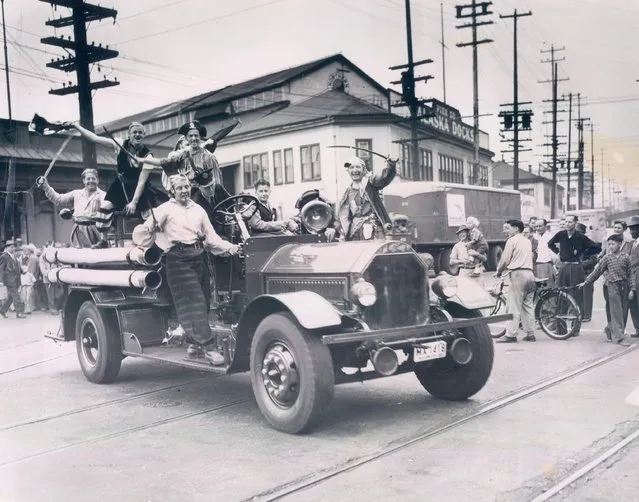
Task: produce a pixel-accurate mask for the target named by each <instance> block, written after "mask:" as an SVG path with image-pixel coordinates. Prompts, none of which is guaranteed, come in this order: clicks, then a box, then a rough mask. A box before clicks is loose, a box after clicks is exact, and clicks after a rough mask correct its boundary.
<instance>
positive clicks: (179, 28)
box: [118, 0, 284, 45]
mask: <svg viewBox="0 0 639 502" xmlns="http://www.w3.org/2000/svg"><path fill="white" fill-rule="evenodd" d="M283 1H284V0H271V1H270V2H265V3H263V4H259V5H253V6H252V7H247V8H246V9H241V10H238V11H235V12H230V13H229V14H224V15H222V16H214V17H210V18H208V19H202V20H200V21H196V22H194V23H189V24H185V25H183V26H177V27H175V28H171V29H168V30H164V31H159V32H157V33H151V34H149V35H143V36H141V37H135V38H130V39H129V40H124V41H123V42H119V43H118V45H124V44H128V43H131V42H138V41H140V40H147V39H149V38H154V37H159V36H161V35H166V34H167V33H175V32H176V31H181V30H185V29H187V28H192V27H193V26H199V25H202V24H206V23H210V22H211V21H219V20H220V19H226V18H228V17H231V16H235V15H237V14H242V13H244V12H249V11H252V10H255V9H260V8H262V7H267V6H269V5H273V4H276V3H280V2H283Z"/></svg>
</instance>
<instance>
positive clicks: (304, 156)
mask: <svg viewBox="0 0 639 502" xmlns="http://www.w3.org/2000/svg"><path fill="white" fill-rule="evenodd" d="M300 160H301V163H302V181H308V180H310V179H312V172H311V149H310V147H308V146H302V147H300Z"/></svg>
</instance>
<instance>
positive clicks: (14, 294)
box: [0, 240, 26, 319]
mask: <svg viewBox="0 0 639 502" xmlns="http://www.w3.org/2000/svg"><path fill="white" fill-rule="evenodd" d="M21 274H22V268H21V267H20V263H19V262H18V257H17V256H16V243H15V241H12V240H9V241H7V242H6V244H5V246H4V252H3V253H2V255H0V286H1V285H3V284H4V286H5V287H6V288H7V293H8V295H7V299H6V300H5V301H4V303H3V304H2V307H0V316H2V317H4V318H5V319H6V318H7V312H8V311H9V307H11V304H12V303H13V304H14V307H15V309H16V317H17V318H18V319H23V318H25V317H26V316H25V315H23V313H24V304H23V303H22V300H21V299H20V286H21V283H20V275H21Z"/></svg>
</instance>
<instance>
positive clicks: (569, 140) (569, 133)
mask: <svg viewBox="0 0 639 502" xmlns="http://www.w3.org/2000/svg"><path fill="white" fill-rule="evenodd" d="M571 146H572V92H571V93H570V94H568V158H567V159H566V170H567V179H566V191H567V193H566V210H567V211H570V148H571Z"/></svg>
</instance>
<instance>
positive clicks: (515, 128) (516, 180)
mask: <svg viewBox="0 0 639 502" xmlns="http://www.w3.org/2000/svg"><path fill="white" fill-rule="evenodd" d="M525 16H532V12H530V11H528V12H525V13H523V14H519V13H517V9H515V11H514V12H513V13H512V14H509V15H506V16H504V15H501V14H500V15H499V17H500V18H501V19H512V20H513V142H514V147H513V149H514V152H513V189H514V190H519V72H518V65H517V20H518V19H519V18H520V17H525ZM530 115H532V112H530ZM530 115H529V116H528V117H529V120H530Z"/></svg>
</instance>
